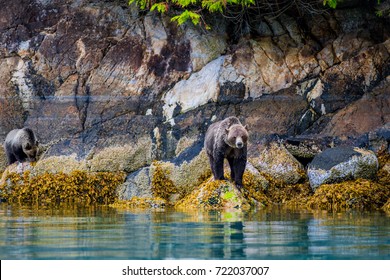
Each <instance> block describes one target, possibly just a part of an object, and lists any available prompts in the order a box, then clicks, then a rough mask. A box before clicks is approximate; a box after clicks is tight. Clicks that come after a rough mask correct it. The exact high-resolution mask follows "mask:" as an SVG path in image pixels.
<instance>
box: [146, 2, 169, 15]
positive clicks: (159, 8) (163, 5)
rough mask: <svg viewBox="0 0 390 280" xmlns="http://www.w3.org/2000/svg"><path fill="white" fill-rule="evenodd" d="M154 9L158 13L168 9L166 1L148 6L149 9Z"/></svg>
mask: <svg viewBox="0 0 390 280" xmlns="http://www.w3.org/2000/svg"><path fill="white" fill-rule="evenodd" d="M156 9H157V11H158V12H159V13H162V14H163V13H165V12H166V11H167V10H168V4H167V3H166V2H160V3H156V4H153V6H152V7H151V8H150V11H152V12H153V11H154V10H156Z"/></svg>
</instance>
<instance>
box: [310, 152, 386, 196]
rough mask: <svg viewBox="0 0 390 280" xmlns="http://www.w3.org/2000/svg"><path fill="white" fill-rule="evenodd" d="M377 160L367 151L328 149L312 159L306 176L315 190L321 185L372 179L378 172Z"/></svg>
mask: <svg viewBox="0 0 390 280" xmlns="http://www.w3.org/2000/svg"><path fill="white" fill-rule="evenodd" d="M378 166H379V163H378V159H377V157H376V155H375V154H374V153H373V152H371V151H368V150H364V149H360V148H354V147H335V148H329V149H326V150H325V151H323V152H322V153H320V154H318V155H317V156H315V157H314V159H313V161H312V162H311V163H310V164H309V166H308V170H307V175H308V178H309V182H310V186H311V187H312V189H313V190H316V189H317V188H318V187H319V186H320V185H322V184H331V183H338V182H342V181H347V180H352V179H358V178H364V179H370V178H373V177H374V176H375V175H376V173H377V171H378Z"/></svg>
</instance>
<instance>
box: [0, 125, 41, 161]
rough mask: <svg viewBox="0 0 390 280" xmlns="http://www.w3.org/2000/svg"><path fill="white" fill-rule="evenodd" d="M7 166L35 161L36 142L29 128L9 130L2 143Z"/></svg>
mask: <svg viewBox="0 0 390 280" xmlns="http://www.w3.org/2000/svg"><path fill="white" fill-rule="evenodd" d="M4 149H5V152H6V154H7V158H8V164H12V163H14V162H16V161H18V162H21V163H22V162H25V161H29V162H32V161H36V159H37V153H38V140H37V138H36V136H35V134H34V132H33V131H32V130H31V129H30V128H22V129H14V130H11V131H10V132H9V133H8V134H7V137H6V138H5V141H4Z"/></svg>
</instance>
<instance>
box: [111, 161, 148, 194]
mask: <svg viewBox="0 0 390 280" xmlns="http://www.w3.org/2000/svg"><path fill="white" fill-rule="evenodd" d="M151 185H152V180H151V177H150V168H149V167H145V168H141V169H139V170H137V171H136V172H133V173H131V174H129V175H128V176H127V177H126V180H125V182H124V183H123V184H122V185H120V186H119V187H118V189H117V194H118V199H119V200H130V199H132V198H134V197H138V198H152V196H153V195H152V187H151Z"/></svg>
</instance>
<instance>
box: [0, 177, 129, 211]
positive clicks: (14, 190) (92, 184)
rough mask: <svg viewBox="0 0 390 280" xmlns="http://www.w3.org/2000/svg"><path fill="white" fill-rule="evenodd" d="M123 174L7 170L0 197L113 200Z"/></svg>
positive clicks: (10, 199)
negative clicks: (35, 172) (37, 173)
mask: <svg viewBox="0 0 390 280" xmlns="http://www.w3.org/2000/svg"><path fill="white" fill-rule="evenodd" d="M124 179H125V176H124V173H120V172H118V173H107V172H98V173H87V172H85V171H72V172H71V173H69V174H66V173H62V172H60V173H55V174H53V173H43V174H41V175H37V176H31V174H30V171H26V172H24V173H23V174H21V175H20V174H18V173H8V174H7V175H6V177H5V180H4V181H3V183H2V184H1V185H0V196H1V198H2V199H6V200H7V201H8V202H17V203H41V202H77V203H87V204H89V203H95V202H98V203H111V202H113V201H114V200H115V198H116V188H117V186H118V185H119V184H122V183H123V182H124Z"/></svg>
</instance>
